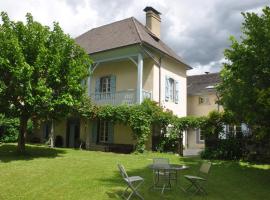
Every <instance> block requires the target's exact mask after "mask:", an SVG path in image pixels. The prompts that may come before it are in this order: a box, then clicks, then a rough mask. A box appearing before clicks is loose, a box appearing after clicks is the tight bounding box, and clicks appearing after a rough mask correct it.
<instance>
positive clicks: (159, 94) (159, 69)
mask: <svg viewBox="0 0 270 200" xmlns="http://www.w3.org/2000/svg"><path fill="white" fill-rule="evenodd" d="M158 75H159V77H158V80H159V81H158V82H159V86H158V104H159V106H161V57H160V58H159V65H158Z"/></svg>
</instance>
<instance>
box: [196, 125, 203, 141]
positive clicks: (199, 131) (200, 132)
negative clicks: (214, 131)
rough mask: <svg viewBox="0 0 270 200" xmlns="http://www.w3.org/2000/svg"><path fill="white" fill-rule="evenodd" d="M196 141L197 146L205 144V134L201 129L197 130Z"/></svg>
mask: <svg viewBox="0 0 270 200" xmlns="http://www.w3.org/2000/svg"><path fill="white" fill-rule="evenodd" d="M196 140H197V144H203V143H204V134H203V131H202V130H201V129H196Z"/></svg>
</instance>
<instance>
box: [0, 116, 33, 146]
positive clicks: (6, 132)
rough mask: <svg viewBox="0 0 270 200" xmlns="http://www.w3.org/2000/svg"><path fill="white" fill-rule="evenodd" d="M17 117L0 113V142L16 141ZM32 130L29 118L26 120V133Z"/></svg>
mask: <svg viewBox="0 0 270 200" xmlns="http://www.w3.org/2000/svg"><path fill="white" fill-rule="evenodd" d="M19 128H20V125H19V119H18V118H7V117H5V116H4V115H0V142H5V143H8V142H17V140H18V135H19ZM32 132H33V122H32V120H29V121H28V122H27V134H31V133H32Z"/></svg>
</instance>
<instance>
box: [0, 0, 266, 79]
mask: <svg viewBox="0 0 270 200" xmlns="http://www.w3.org/2000/svg"><path fill="white" fill-rule="evenodd" d="M266 5H270V1H269V0H0V11H5V12H7V13H8V15H9V17H10V18H11V19H12V20H15V21H18V20H19V21H25V15H26V13H27V12H30V13H31V14H32V15H33V17H34V19H35V20H37V21H39V22H41V23H42V24H44V25H48V26H52V24H53V22H54V21H56V22H59V24H60V26H61V27H62V28H63V30H64V31H65V32H66V33H68V34H70V35H71V36H72V37H77V36H79V35H80V34H82V33H84V32H86V31H88V30H90V29H92V28H95V27H98V26H102V25H105V24H109V23H112V22H114V21H118V20H122V19H125V18H128V17H131V16H133V17H135V18H137V19H138V20H139V21H140V22H142V23H143V24H145V12H143V9H144V8H145V7H146V6H152V7H154V8H155V9H156V10H158V11H159V12H161V13H162V14H161V39H162V40H163V41H164V42H165V43H166V44H167V45H168V46H170V47H171V48H172V49H173V50H174V51H175V52H176V53H177V54H178V55H179V56H180V57H182V58H183V60H184V61H185V62H186V63H188V64H189V65H190V66H191V67H193V69H192V70H189V71H188V74H189V75H194V74H202V73H204V72H218V71H220V70H221V68H222V63H223V62H225V59H224V56H223V52H224V49H225V48H229V46H230V41H229V37H230V36H231V35H233V36H235V37H236V38H238V39H239V38H240V35H241V24H242V22H243V17H242V15H241V12H255V13H261V10H262V8H263V7H265V6H266Z"/></svg>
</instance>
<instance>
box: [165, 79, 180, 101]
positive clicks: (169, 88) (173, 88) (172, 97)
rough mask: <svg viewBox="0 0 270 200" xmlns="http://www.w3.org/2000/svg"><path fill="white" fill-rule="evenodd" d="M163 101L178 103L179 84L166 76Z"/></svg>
mask: <svg viewBox="0 0 270 200" xmlns="http://www.w3.org/2000/svg"><path fill="white" fill-rule="evenodd" d="M165 101H171V102H174V103H178V101H179V82H178V81H176V80H175V79H173V78H170V77H168V76H166V83H165Z"/></svg>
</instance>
